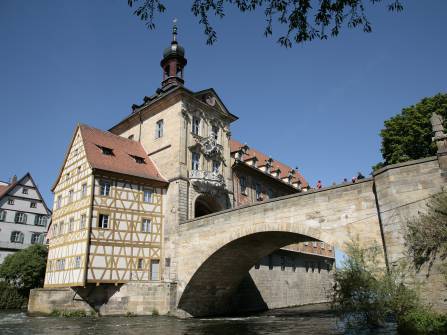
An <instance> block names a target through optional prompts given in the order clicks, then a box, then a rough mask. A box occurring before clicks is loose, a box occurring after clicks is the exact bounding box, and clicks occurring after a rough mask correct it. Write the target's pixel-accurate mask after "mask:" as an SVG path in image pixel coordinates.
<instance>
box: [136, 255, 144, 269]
mask: <svg viewBox="0 0 447 335" xmlns="http://www.w3.org/2000/svg"><path fill="white" fill-rule="evenodd" d="M143 269H144V260H143V258H138V259H137V270H143Z"/></svg>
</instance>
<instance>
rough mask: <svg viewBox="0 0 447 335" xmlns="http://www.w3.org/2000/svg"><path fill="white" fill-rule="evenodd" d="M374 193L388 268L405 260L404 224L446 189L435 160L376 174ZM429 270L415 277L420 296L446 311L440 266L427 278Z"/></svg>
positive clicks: (425, 269)
mask: <svg viewBox="0 0 447 335" xmlns="http://www.w3.org/2000/svg"><path fill="white" fill-rule="evenodd" d="M374 183H375V192H376V198H377V203H378V208H379V217H380V222H381V227H382V231H383V237H384V246H385V251H386V255H387V260H388V263H389V265H390V266H391V267H392V266H393V264H394V263H396V262H399V261H400V260H406V259H407V258H408V257H407V255H406V254H405V241H404V235H403V233H404V228H405V222H407V221H408V220H410V219H412V218H414V217H416V216H417V215H418V212H419V211H422V212H424V211H426V209H427V206H426V203H427V201H428V200H429V199H430V198H431V197H432V196H433V195H435V194H437V193H439V192H441V191H442V190H443V189H445V188H446V186H447V178H446V174H445V172H443V171H442V170H441V169H440V167H439V162H438V159H437V158H436V157H429V158H424V159H419V160H414V161H409V162H405V163H401V164H395V165H390V166H388V167H385V168H383V169H381V170H379V171H377V172H376V173H375V174H374ZM426 274H427V268H426V267H425V268H423V269H422V270H421V271H420V272H419V273H417V274H416V280H417V281H419V282H420V283H422V284H423V285H422V287H421V295H422V296H423V297H424V298H425V299H426V300H427V302H429V303H430V304H432V305H433V306H434V307H435V308H436V309H438V310H443V311H447V303H446V301H447V288H446V287H445V284H444V283H445V281H444V279H443V276H442V274H441V272H440V269H439V268H438V266H437V265H435V266H433V268H432V271H431V273H430V276H429V277H428V278H427V277H426Z"/></svg>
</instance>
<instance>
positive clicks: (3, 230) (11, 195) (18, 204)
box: [0, 173, 51, 263]
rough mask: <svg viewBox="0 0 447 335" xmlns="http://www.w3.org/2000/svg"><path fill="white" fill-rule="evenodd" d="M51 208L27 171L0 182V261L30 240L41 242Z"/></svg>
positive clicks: (31, 242)
mask: <svg viewBox="0 0 447 335" xmlns="http://www.w3.org/2000/svg"><path fill="white" fill-rule="evenodd" d="M50 219H51V211H50V210H49V209H48V207H47V205H46V204H45V201H44V200H43V198H42V196H41V194H40V192H39V190H38V189H37V186H36V184H35V183H34V180H33V178H32V177H31V175H30V174H29V173H27V174H25V175H24V176H23V177H22V178H21V179H19V180H17V177H16V176H14V177H13V178H12V180H11V182H10V183H5V182H0V263H3V260H4V259H5V257H6V256H7V255H9V254H12V253H14V252H16V251H18V250H20V249H25V248H26V247H28V246H30V245H31V244H36V243H39V244H43V243H44V242H45V235H46V232H47V227H48V225H49V223H50Z"/></svg>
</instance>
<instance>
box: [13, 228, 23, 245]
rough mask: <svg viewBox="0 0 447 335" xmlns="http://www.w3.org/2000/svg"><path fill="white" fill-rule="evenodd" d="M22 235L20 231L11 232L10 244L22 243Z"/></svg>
mask: <svg viewBox="0 0 447 335" xmlns="http://www.w3.org/2000/svg"><path fill="white" fill-rule="evenodd" d="M23 237H24V235H23V233H22V232H20V231H13V232H12V233H11V242H12V243H23Z"/></svg>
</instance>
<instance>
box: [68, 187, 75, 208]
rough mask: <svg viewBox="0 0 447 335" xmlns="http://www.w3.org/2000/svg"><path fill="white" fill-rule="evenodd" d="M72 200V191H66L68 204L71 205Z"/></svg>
mask: <svg viewBox="0 0 447 335" xmlns="http://www.w3.org/2000/svg"><path fill="white" fill-rule="evenodd" d="M73 199H74V189H70V190H69V191H68V203H69V204H71V203H72V202H73Z"/></svg>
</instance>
